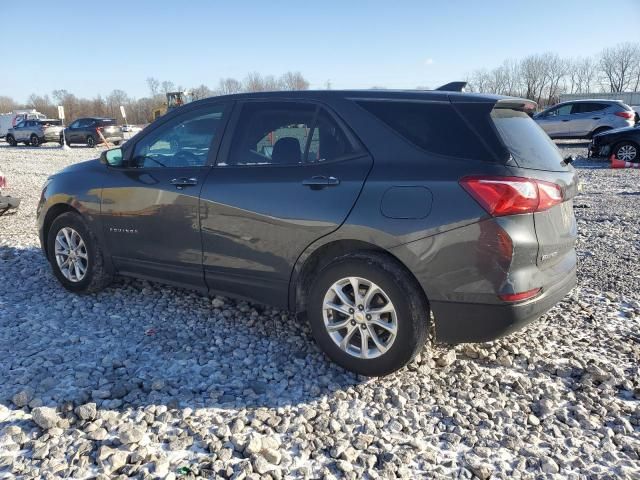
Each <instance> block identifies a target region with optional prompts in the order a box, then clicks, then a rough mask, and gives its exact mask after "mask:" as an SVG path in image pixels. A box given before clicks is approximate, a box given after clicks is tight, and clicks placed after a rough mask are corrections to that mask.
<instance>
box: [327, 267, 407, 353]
mask: <svg viewBox="0 0 640 480" xmlns="http://www.w3.org/2000/svg"><path fill="white" fill-rule="evenodd" d="M323 318H324V325H325V328H326V329H327V333H328V334H329V336H330V337H331V339H332V340H333V342H334V343H335V344H336V345H337V346H338V347H339V348H340V349H341V350H342V351H344V352H345V353H347V354H349V355H351V356H354V357H357V358H361V359H368V358H376V357H379V356H380V355H383V354H384V353H386V352H387V351H388V350H389V348H390V347H391V346H392V345H393V342H394V341H395V339H396V334H397V331H398V318H397V313H396V309H395V307H394V306H393V303H392V302H391V300H390V299H389V296H388V295H387V294H386V293H385V291H384V290H382V289H381V288H380V287H379V286H378V285H376V284H375V283H373V282H371V281H369V280H367V279H364V278H360V277H347V278H343V279H341V280H338V281H337V282H335V283H334V284H333V285H331V287H329V290H328V291H327V293H326V294H325V297H324V310H323Z"/></svg>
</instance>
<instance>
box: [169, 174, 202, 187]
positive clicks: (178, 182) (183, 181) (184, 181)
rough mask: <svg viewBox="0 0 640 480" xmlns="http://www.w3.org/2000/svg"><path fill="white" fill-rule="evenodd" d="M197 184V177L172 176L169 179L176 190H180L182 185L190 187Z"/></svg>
mask: <svg viewBox="0 0 640 480" xmlns="http://www.w3.org/2000/svg"><path fill="white" fill-rule="evenodd" d="M197 184H198V179H197V178H193V177H191V178H187V177H180V178H174V179H172V180H171V185H174V186H175V187H176V188H177V189H178V190H181V189H183V188H184V187H192V186H194V185H197Z"/></svg>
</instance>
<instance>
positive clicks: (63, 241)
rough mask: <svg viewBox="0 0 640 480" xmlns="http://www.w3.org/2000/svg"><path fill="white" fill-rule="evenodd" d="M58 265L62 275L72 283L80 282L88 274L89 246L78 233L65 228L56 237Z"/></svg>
mask: <svg viewBox="0 0 640 480" xmlns="http://www.w3.org/2000/svg"><path fill="white" fill-rule="evenodd" d="M55 256H56V263H57V264H58V268H59V269H60V273H62V275H64V277H65V278H66V279H67V280H69V281H70V282H74V283H77V282H80V281H82V280H83V279H84V277H85V275H86V274H87V269H88V267H89V255H88V253H87V246H86V245H85V243H84V240H83V239H82V237H81V236H80V234H79V233H78V232H76V231H75V230H74V229H73V228H71V227H64V228H62V229H60V231H58V234H57V235H56V247H55Z"/></svg>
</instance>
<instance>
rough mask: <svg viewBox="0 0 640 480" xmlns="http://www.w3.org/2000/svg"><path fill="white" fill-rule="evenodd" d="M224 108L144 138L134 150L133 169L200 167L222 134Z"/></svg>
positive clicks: (195, 114)
mask: <svg viewBox="0 0 640 480" xmlns="http://www.w3.org/2000/svg"><path fill="white" fill-rule="evenodd" d="M224 111H225V105H223V104H219V105H215V106H212V107H210V108H208V109H206V110H198V111H195V112H189V113H187V114H184V115H181V116H180V117H177V118H175V119H173V120H171V121H169V122H168V123H166V124H164V125H162V126H161V127H159V128H157V129H156V130H154V131H153V132H151V133H150V134H149V135H146V136H145V137H144V138H142V139H141V140H140V141H139V142H138V143H137V144H136V146H135V149H134V152H133V157H132V161H131V163H132V166H134V167H138V168H158V167H173V168H178V167H201V166H203V165H206V163H207V158H208V155H209V149H210V148H211V145H212V143H213V141H214V140H215V139H216V138H217V136H218V135H219V134H220V128H221V124H222V120H223V115H224Z"/></svg>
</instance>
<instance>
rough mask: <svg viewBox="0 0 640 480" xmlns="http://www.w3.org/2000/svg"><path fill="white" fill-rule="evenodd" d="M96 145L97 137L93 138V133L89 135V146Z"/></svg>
mask: <svg viewBox="0 0 640 480" xmlns="http://www.w3.org/2000/svg"><path fill="white" fill-rule="evenodd" d="M95 146H96V139H95V138H93V135H89V136H88V137H87V147H89V148H93V147H95Z"/></svg>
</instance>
